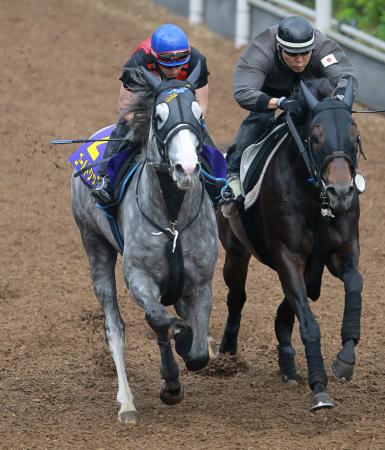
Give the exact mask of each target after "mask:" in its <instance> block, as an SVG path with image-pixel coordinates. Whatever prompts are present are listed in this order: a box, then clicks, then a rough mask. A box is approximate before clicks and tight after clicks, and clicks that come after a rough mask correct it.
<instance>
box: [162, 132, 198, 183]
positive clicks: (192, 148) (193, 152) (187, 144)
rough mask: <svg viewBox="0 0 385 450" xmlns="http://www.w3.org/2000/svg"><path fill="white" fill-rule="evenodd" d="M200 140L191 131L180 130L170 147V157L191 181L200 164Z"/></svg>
mask: <svg viewBox="0 0 385 450" xmlns="http://www.w3.org/2000/svg"><path fill="white" fill-rule="evenodd" d="M197 147H198V138H197V137H196V136H195V134H194V133H193V132H192V131H190V130H186V129H184V130H180V131H179V132H178V133H177V134H176V135H175V136H174V137H173V138H172V139H171V142H170V146H169V156H170V159H171V161H172V163H173V165H174V166H175V165H176V164H179V165H180V166H181V167H182V168H183V170H184V172H185V175H186V176H187V178H188V179H189V180H191V177H192V174H193V173H194V171H195V169H196V167H197V164H198V155H197Z"/></svg>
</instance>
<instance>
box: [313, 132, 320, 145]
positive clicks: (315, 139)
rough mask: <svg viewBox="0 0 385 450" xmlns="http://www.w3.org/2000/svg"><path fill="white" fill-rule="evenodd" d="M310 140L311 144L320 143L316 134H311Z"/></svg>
mask: <svg viewBox="0 0 385 450" xmlns="http://www.w3.org/2000/svg"><path fill="white" fill-rule="evenodd" d="M311 141H312V143H313V144H320V141H319V139H318V136H316V135H315V134H313V136H312V137H311Z"/></svg>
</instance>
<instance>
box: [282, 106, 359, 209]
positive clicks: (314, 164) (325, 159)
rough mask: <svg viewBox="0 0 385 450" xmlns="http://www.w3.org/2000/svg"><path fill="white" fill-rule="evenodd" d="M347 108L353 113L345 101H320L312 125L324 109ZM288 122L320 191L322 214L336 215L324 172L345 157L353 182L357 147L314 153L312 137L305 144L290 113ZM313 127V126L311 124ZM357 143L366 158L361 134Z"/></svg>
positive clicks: (311, 177)
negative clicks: (327, 192) (328, 195)
mask: <svg viewBox="0 0 385 450" xmlns="http://www.w3.org/2000/svg"><path fill="white" fill-rule="evenodd" d="M341 109H343V110H345V111H348V112H349V113H351V108H349V107H348V106H347V105H345V104H344V103H343V102H337V101H333V103H331V102H330V101H328V102H325V103H323V102H319V103H318V105H317V106H316V107H315V108H314V110H313V120H312V125H313V124H314V122H315V118H316V116H317V115H318V114H319V113H320V112H322V111H329V110H341ZM286 123H287V125H288V127H289V130H290V132H291V134H292V136H293V138H294V140H295V142H296V144H297V146H298V149H299V151H300V153H301V156H302V158H303V160H304V162H305V165H306V167H307V170H308V172H309V175H310V178H309V181H310V182H311V183H312V184H313V185H314V186H315V187H316V188H317V189H318V190H319V191H320V200H321V214H322V215H323V216H329V217H334V215H333V214H332V213H331V210H330V205H329V201H328V197H327V194H326V190H327V186H326V184H325V182H324V181H323V179H322V173H323V171H324V169H325V167H326V166H327V164H329V163H330V162H331V161H332V160H334V159H336V158H344V159H345V160H346V161H347V162H348V163H349V166H350V168H351V171H352V183H353V180H354V176H355V174H356V171H357V164H358V161H357V157H356V149H355V148H354V149H353V150H351V151H350V152H348V151H347V150H346V149H341V148H337V149H335V150H333V151H328V150H326V149H323V150H322V151H321V152H319V153H318V154H317V156H315V155H314V152H313V149H312V142H311V137H310V136H308V137H307V138H306V139H305V144H306V147H305V146H304V144H303V142H302V139H301V138H300V136H299V134H298V131H297V129H296V127H295V125H294V123H293V121H292V118H291V116H290V113H287V114H286ZM311 128H312V126H311ZM356 142H357V145H358V149H359V153H360V154H362V155H363V157H364V158H365V155H364V153H363V151H362V146H361V140H360V136H359V135H358V137H357V141H356Z"/></svg>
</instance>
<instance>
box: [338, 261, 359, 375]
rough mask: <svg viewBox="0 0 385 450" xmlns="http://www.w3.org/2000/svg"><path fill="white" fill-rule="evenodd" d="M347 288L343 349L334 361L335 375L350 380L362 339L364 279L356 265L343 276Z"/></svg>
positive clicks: (342, 337)
mask: <svg viewBox="0 0 385 450" xmlns="http://www.w3.org/2000/svg"><path fill="white" fill-rule="evenodd" d="M341 278H342V280H343V282H344V288H345V308H344V316H343V321H342V327H341V340H342V350H341V351H340V352H339V353H338V355H337V357H336V359H335V360H334V362H333V365H332V370H333V373H334V375H335V376H336V377H337V378H339V379H341V380H343V381H348V380H350V379H351V378H352V376H353V370H354V364H355V361H356V358H355V351H354V350H355V346H356V345H357V343H358V341H359V340H360V321H361V307H362V298H361V293H362V287H363V280H362V276H361V274H360V273H359V272H358V270H357V268H356V266H355V265H354V266H353V267H350V268H349V269H348V270H347V271H346V272H345V273H344V274H343V275H342V276H341Z"/></svg>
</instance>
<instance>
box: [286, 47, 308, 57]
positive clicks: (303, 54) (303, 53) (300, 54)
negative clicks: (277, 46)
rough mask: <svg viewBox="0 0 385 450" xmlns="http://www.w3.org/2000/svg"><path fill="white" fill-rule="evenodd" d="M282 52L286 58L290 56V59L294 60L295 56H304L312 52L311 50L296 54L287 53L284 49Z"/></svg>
mask: <svg viewBox="0 0 385 450" xmlns="http://www.w3.org/2000/svg"><path fill="white" fill-rule="evenodd" d="M283 51H284V52H285V53H286V55H287V56H290V57H291V58H295V57H296V56H306V55H308V54H309V53H311V52H312V50H306V51H304V52H300V53H296V52H288V51H287V50H285V49H283Z"/></svg>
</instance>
